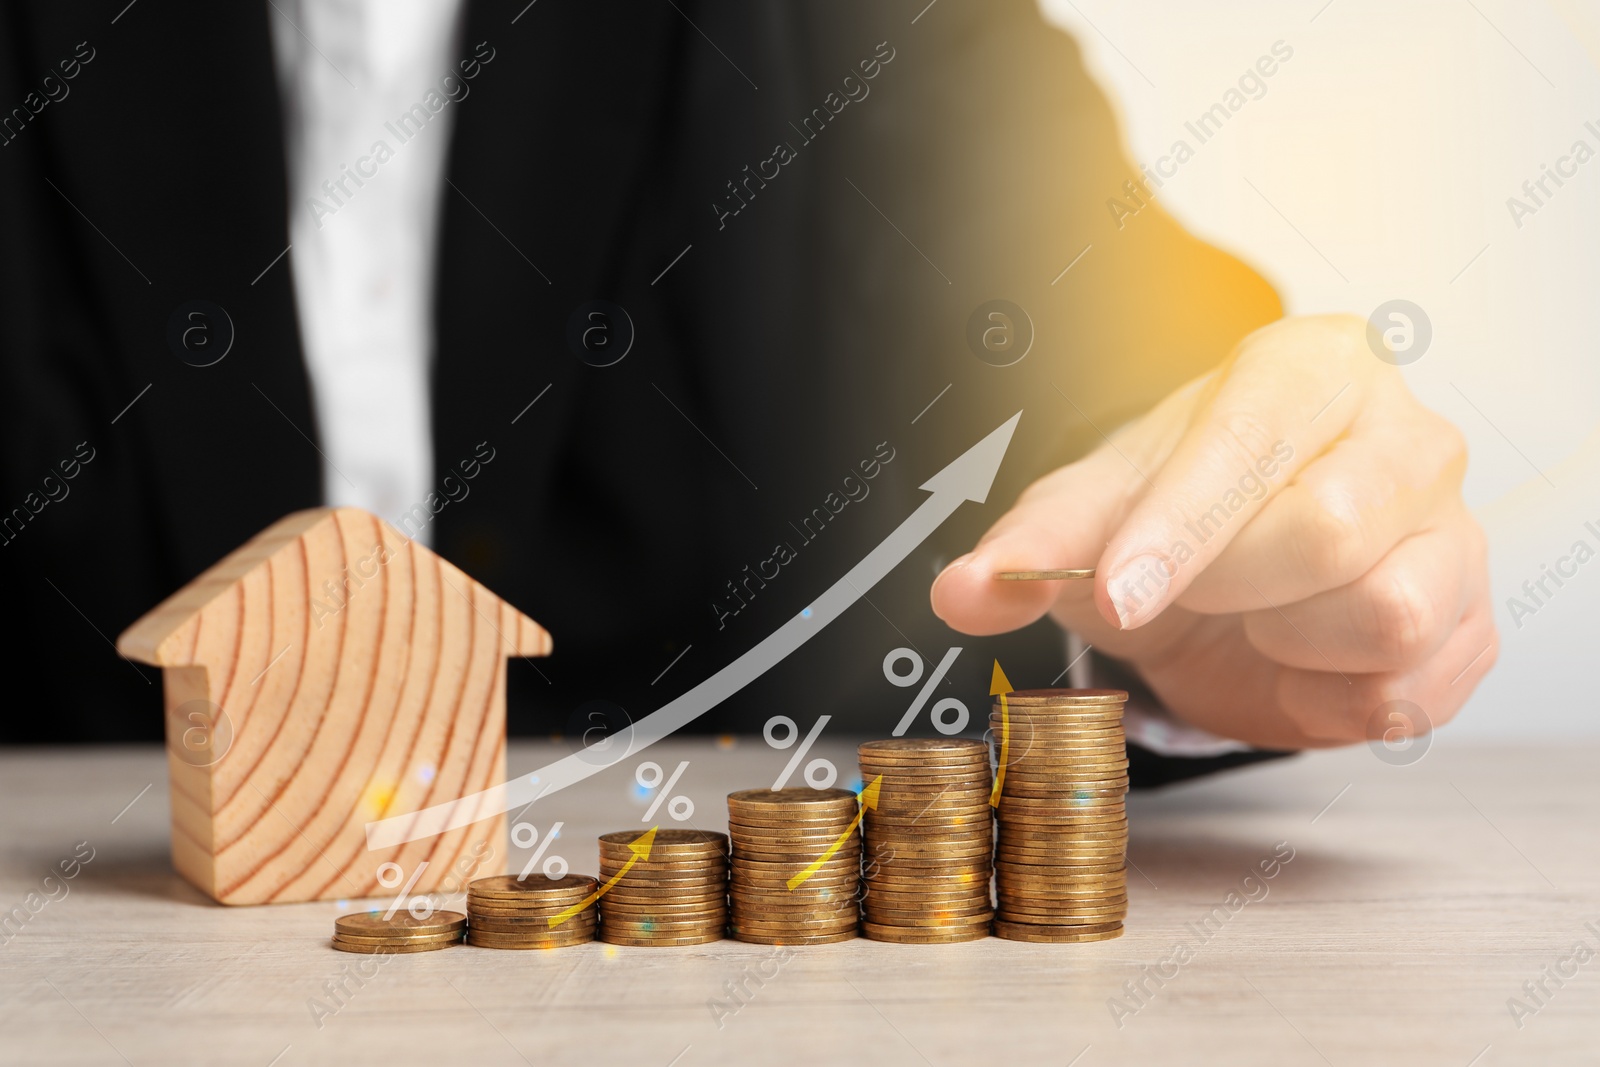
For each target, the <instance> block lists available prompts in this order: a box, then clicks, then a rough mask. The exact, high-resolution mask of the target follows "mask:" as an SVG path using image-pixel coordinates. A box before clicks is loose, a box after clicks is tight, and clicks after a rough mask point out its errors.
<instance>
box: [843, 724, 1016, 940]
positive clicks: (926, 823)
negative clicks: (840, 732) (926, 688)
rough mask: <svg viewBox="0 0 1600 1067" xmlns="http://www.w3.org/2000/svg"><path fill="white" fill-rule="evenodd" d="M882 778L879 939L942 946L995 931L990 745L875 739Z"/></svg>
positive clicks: (873, 928) (874, 834) (871, 841)
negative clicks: (991, 893)
mask: <svg viewBox="0 0 1600 1067" xmlns="http://www.w3.org/2000/svg"><path fill="white" fill-rule="evenodd" d="M858 752H859V755H860V759H861V777H862V779H863V780H865V781H866V782H868V783H869V785H868V788H871V783H872V782H873V781H874V780H877V779H878V778H879V776H881V781H879V782H878V787H877V797H876V803H875V804H872V805H869V806H868V810H867V812H866V815H865V818H864V820H863V824H864V829H865V834H866V845H867V852H866V875H865V878H866V897H865V900H864V909H865V922H864V923H863V924H862V931H863V932H864V933H865V934H866V936H867V937H869V938H872V939H873V940H875V941H896V942H900V943H902V944H936V943H946V942H955V941H972V940H975V939H977V938H980V937H987V936H988V935H989V923H990V920H992V919H993V918H994V905H993V904H992V903H991V902H990V897H989V879H990V876H991V874H992V873H993V858H994V857H993V849H994V819H993V815H992V812H991V810H990V805H989V799H990V791H991V788H992V785H993V782H992V779H991V778H990V774H989V749H988V746H986V745H985V744H984V743H983V742H982V741H979V740H976V739H964V738H956V737H944V738H910V737H906V738H895V739H893V740H889V741H868V742H866V743H865V744H863V745H862V746H861V747H860V749H859V750H858Z"/></svg>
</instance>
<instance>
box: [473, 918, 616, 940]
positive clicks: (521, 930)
mask: <svg viewBox="0 0 1600 1067" xmlns="http://www.w3.org/2000/svg"><path fill="white" fill-rule="evenodd" d="M596 925H597V924H596V922H595V920H594V919H593V918H592V917H591V918H589V919H586V920H579V919H570V920H567V921H565V922H559V923H557V924H556V925H555V926H551V925H550V920H549V919H545V920H543V921H542V922H537V923H519V924H517V925H515V926H512V925H508V924H506V923H497V922H493V921H488V922H476V923H473V924H472V925H471V926H469V927H467V933H469V934H491V935H493V936H495V937H532V938H543V939H546V940H548V939H549V938H552V937H579V936H581V935H583V934H584V933H585V932H588V933H590V934H592V933H594V930H595V927H596Z"/></svg>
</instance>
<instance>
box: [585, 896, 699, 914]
mask: <svg viewBox="0 0 1600 1067" xmlns="http://www.w3.org/2000/svg"><path fill="white" fill-rule="evenodd" d="M727 910H728V902H727V901H726V900H725V899H723V898H722V897H717V898H715V899H713V900H687V901H666V900H662V901H651V902H649V903H636V902H633V901H614V900H612V899H611V898H610V897H606V898H605V899H604V900H602V901H601V902H600V914H601V915H602V916H605V917H609V916H613V915H615V916H618V917H627V916H641V917H645V918H649V917H652V916H655V917H659V918H662V919H679V918H684V919H686V918H689V917H691V916H701V915H711V914H714V913H716V912H719V911H727Z"/></svg>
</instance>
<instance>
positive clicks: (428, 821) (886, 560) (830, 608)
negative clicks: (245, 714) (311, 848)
mask: <svg viewBox="0 0 1600 1067" xmlns="http://www.w3.org/2000/svg"><path fill="white" fill-rule="evenodd" d="M1021 418H1022V412H1020V411H1019V412H1017V413H1016V414H1015V415H1013V416H1011V418H1009V419H1007V420H1006V422H1005V423H1004V424H1003V425H1001V426H1000V427H998V428H997V429H995V430H994V432H992V433H990V434H989V435H988V436H987V437H985V438H984V439H983V440H981V441H979V442H978V443H977V444H975V445H973V446H972V447H971V448H969V449H967V451H966V452H965V453H963V454H962V455H961V456H960V457H959V458H958V459H956V460H955V461H953V462H952V463H951V464H950V465H949V466H947V467H945V469H944V470H942V471H940V472H939V473H938V474H935V475H934V476H933V477H932V478H929V479H928V480H927V481H925V482H923V483H922V488H923V489H925V490H927V491H928V492H930V493H931V494H932V495H931V496H929V497H928V499H926V500H924V501H923V502H922V505H921V506H920V507H918V508H917V510H915V511H913V512H912V513H911V514H910V515H909V516H908V517H907V518H906V520H905V521H904V522H902V523H901V524H900V525H899V526H897V527H896V528H895V529H894V531H893V532H892V533H890V534H889V536H888V537H885V538H884V539H883V540H882V541H881V542H880V543H879V544H878V546H877V547H876V548H874V549H873V550H872V551H871V552H868V553H867V555H866V557H865V558H864V559H862V561H861V562H860V563H857V564H856V565H855V566H854V567H851V568H850V570H849V571H848V572H847V573H846V574H845V576H844V577H843V578H840V579H839V580H838V581H837V582H835V583H834V584H833V585H832V586H831V587H830V588H829V589H828V591H827V592H825V593H823V594H822V595H821V596H820V597H818V598H817V599H816V600H814V601H812V602H811V605H810V606H809V607H807V608H806V609H805V610H804V611H802V612H800V614H798V615H796V616H794V617H793V618H791V619H790V620H789V621H788V622H786V623H784V624H783V625H782V626H780V627H778V628H777V629H776V630H774V631H773V632H772V633H770V634H768V635H767V636H766V637H765V638H763V639H762V641H761V642H760V643H759V644H757V645H756V646H755V647H754V648H752V649H750V651H748V652H746V653H745V654H744V655H742V656H740V657H739V658H738V659H736V660H734V661H733V662H732V663H730V664H728V665H727V666H726V667H724V668H722V669H721V670H720V671H718V672H717V673H716V674H713V675H712V676H711V677H710V678H707V679H706V680H705V681H703V682H701V683H700V684H699V685H697V686H695V687H694V688H693V689H690V690H689V691H688V692H686V693H684V694H683V695H681V696H679V697H677V698H676V699H674V700H672V701H670V702H668V703H667V704H664V705H663V706H662V707H661V708H659V709H657V710H656V711H653V712H651V713H650V714H649V715H646V716H645V717H644V718H642V719H640V720H639V721H638V722H636V723H634V724H633V726H632V728H631V734H632V740H631V743H630V744H628V745H627V746H626V751H624V752H622V753H621V754H619V755H618V756H617V757H616V759H614V760H611V761H610V762H597V760H596V753H595V750H594V749H592V748H591V749H586V750H584V751H583V752H574V753H573V754H572V755H570V756H566V757H564V758H562V759H559V760H556V761H555V762H554V763H551V764H547V765H545V766H543V767H540V768H539V769H538V770H537V771H534V772H533V773H532V774H525V775H522V776H520V777H517V778H514V779H512V780H511V781H509V782H503V783H501V784H500V785H497V786H494V787H492V788H489V789H485V790H484V791H483V792H481V793H474V794H472V795H470V796H464V797H461V798H459V799H457V800H449V801H446V802H444V803H443V804H435V805H433V806H432V807H429V808H423V809H422V810H421V811H415V812H411V813H410V814H407V815H395V816H392V817H390V818H387V819H381V820H379V821H377V822H369V823H368V824H367V848H368V849H378V848H392V847H394V846H395V845H401V844H405V843H406V842H408V841H421V840H423V839H424V838H429V837H434V836H435V835H438V834H442V833H445V832H446V831H448V830H454V829H457V828H459V827H462V826H468V825H470V824H472V823H474V822H477V821H479V820H480V819H489V818H493V817H494V816H496V815H499V814H501V813H503V812H507V811H510V810H511V809H513V808H519V807H522V806H524V805H526V804H531V803H532V802H533V801H535V800H537V799H539V798H540V797H543V796H546V795H548V794H550V793H554V792H556V791H557V790H561V789H565V788H566V787H567V786H569V785H572V784H573V783H575V782H581V781H582V780H583V779H585V778H587V777H589V776H590V775H592V774H595V773H597V772H599V771H603V770H605V769H606V768H607V767H610V766H613V765H614V764H616V763H620V762H621V761H622V760H625V759H627V758H629V757H631V756H632V755H634V754H635V753H637V752H639V751H642V750H643V749H646V748H649V747H650V746H651V745H653V744H655V743H656V742H657V741H660V740H661V739H662V738H664V737H668V736H670V735H671V734H672V733H674V732H675V731H677V730H678V729H680V728H681V727H683V726H686V725H687V724H689V723H691V722H693V721H694V720H695V719H697V718H699V717H700V716H702V715H704V714H705V713H706V712H708V711H710V710H711V709H712V708H714V707H716V706H717V705H718V704H720V703H722V702H723V701H724V700H726V699H728V698H729V697H730V696H732V695H733V694H735V693H737V692H738V691H739V690H741V689H743V688H744V687H745V686H747V685H749V684H750V683H751V682H753V681H755V680H756V679H757V678H759V677H761V675H763V674H765V673H766V672H767V671H769V670H771V669H772V668H773V667H774V666H776V665H777V664H778V663H780V662H781V661H782V660H783V659H784V658H785V657H786V656H788V655H789V654H790V653H791V652H793V651H794V650H795V649H797V648H799V647H800V646H801V645H803V644H805V643H806V642H807V641H809V640H811V638H812V637H814V636H816V634H817V633H818V631H820V630H821V629H822V628H823V627H824V626H826V625H828V624H829V623H830V622H832V621H833V620H834V619H837V618H838V617H839V616H840V615H842V614H844V610H845V609H846V608H848V607H849V606H850V605H852V604H854V603H855V602H856V601H857V600H859V599H860V598H861V597H862V596H863V595H864V594H865V593H866V592H867V590H869V589H871V588H872V587H873V586H874V585H877V584H878V582H879V581H880V580H882V579H883V577H884V576H885V575H887V574H888V573H889V572H890V571H892V570H894V568H895V567H897V566H898V565H899V564H900V561H901V560H903V559H905V558H906V557H907V556H909V555H910V554H911V552H912V550H913V549H915V548H916V547H917V546H918V545H920V544H921V543H922V542H923V541H924V540H926V539H927V537H928V535H929V534H931V533H933V531H934V530H936V529H938V528H939V526H940V525H941V524H942V523H943V522H944V521H945V520H946V519H948V518H949V517H950V516H951V515H953V514H955V510H956V509H957V508H958V507H960V506H961V505H962V503H963V502H964V501H968V500H972V501H976V502H977V503H979V504H981V503H983V502H984V500H985V499H987V498H988V496H989V487H990V486H991V485H993V484H994V476H995V473H996V472H997V471H999V469H1000V461H1001V460H1002V459H1004V458H1005V454H1006V447H1007V446H1008V445H1010V443H1011V435H1012V433H1014V432H1015V431H1016V428H1017V420H1019V419H1021Z"/></svg>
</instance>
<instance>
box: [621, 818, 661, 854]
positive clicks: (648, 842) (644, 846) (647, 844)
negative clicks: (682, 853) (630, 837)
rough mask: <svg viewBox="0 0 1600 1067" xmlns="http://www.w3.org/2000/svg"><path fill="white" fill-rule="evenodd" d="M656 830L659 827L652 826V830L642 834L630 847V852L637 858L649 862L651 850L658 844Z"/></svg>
mask: <svg viewBox="0 0 1600 1067" xmlns="http://www.w3.org/2000/svg"><path fill="white" fill-rule="evenodd" d="M656 829H657V827H654V826H652V827H650V829H648V830H646V831H645V832H644V833H642V834H640V835H639V837H638V838H637V839H636V840H635V841H634V842H633V843H632V844H630V845H629V846H628V851H630V852H632V853H633V854H634V855H635V856H638V857H639V858H640V859H642V860H648V859H649V858H650V849H651V847H652V846H653V845H654V844H655V843H656Z"/></svg>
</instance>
